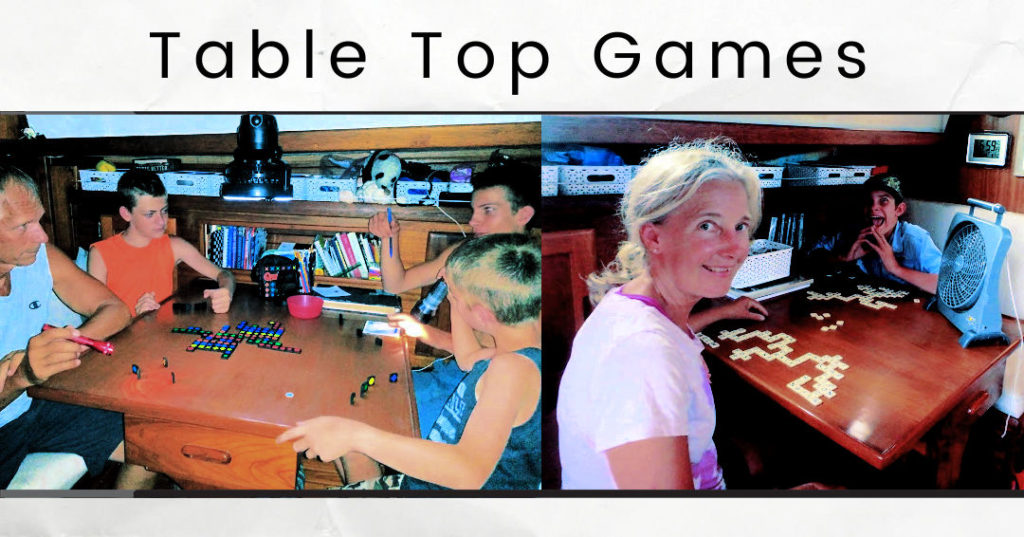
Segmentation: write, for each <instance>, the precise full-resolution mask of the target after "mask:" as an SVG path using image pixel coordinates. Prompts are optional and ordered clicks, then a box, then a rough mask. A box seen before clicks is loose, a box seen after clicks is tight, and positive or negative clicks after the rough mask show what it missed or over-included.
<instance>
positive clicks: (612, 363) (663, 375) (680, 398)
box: [557, 289, 725, 489]
mask: <svg viewBox="0 0 1024 537" xmlns="http://www.w3.org/2000/svg"><path fill="white" fill-rule="evenodd" d="M619 291H620V290H619V289H615V290H613V291H610V292H609V293H608V294H607V295H606V296H605V297H604V299H602V300H601V302H600V303H599V304H598V306H597V308H595V309H594V311H593V313H592V314H591V315H590V317H589V318H588V319H587V321H586V322H585V323H583V326H582V327H581V328H580V331H579V332H578V333H577V334H576V338H575V340H574V341H573V345H572V355H571V356H570V358H569V362H568V364H567V365H566V368H565V372H564V373H563V375H562V381H561V384H560V386H559V389H558V410H557V412H558V449H559V455H560V457H561V463H562V488H564V489H614V488H616V486H615V480H614V478H613V476H612V473H611V468H610V467H609V466H608V459H607V457H606V456H605V454H604V452H605V451H606V450H608V449H610V448H613V447H616V446H620V445H623V444H626V443H629V442H635V441H637V440H644V439H647V438H658V437H673V436H685V437H687V441H688V444H689V450H690V463H691V465H692V473H693V480H694V488H696V489H708V488H724V485H725V483H724V481H723V480H722V476H721V469H720V467H719V466H718V455H717V452H716V450H715V445H714V442H713V441H712V439H711V437H712V434H713V433H714V431H715V402H714V399H713V397H712V395H711V385H710V382H709V379H708V370H707V365H706V364H705V363H704V359H703V357H702V356H701V351H703V350H704V346H703V345H702V344H701V343H700V341H698V340H697V339H696V338H694V337H692V335H690V334H687V332H685V331H683V330H682V329H680V328H679V327H678V326H676V325H675V324H674V323H673V322H672V321H671V320H669V319H668V317H666V316H665V315H664V313H663V312H661V311H660V310H659V309H658V308H657V307H656V306H654V305H652V304H649V303H645V302H643V301H641V300H639V299H637V298H632V297H629V296H624V295H622V294H621V293H620V292H619Z"/></svg>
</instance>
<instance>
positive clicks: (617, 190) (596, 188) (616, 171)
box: [558, 166, 635, 196]
mask: <svg viewBox="0 0 1024 537" xmlns="http://www.w3.org/2000/svg"><path fill="white" fill-rule="evenodd" d="M634 169H635V166H560V167H559V173H558V193H559V194H563V195H567V196H585V195H590V194H624V193H625V192H626V186H627V185H628V184H629V181H630V179H632V178H633V174H634Z"/></svg>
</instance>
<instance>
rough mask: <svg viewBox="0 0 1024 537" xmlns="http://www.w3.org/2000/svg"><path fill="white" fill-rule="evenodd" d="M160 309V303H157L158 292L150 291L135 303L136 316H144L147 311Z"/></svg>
mask: <svg viewBox="0 0 1024 537" xmlns="http://www.w3.org/2000/svg"><path fill="white" fill-rule="evenodd" d="M158 309H160V303H159V302H157V301H156V291H150V292H148V293H145V294H143V295H142V296H140V297H139V301H138V302H136V303H135V315H142V314H143V313H146V312H147V311H153V310H158Z"/></svg>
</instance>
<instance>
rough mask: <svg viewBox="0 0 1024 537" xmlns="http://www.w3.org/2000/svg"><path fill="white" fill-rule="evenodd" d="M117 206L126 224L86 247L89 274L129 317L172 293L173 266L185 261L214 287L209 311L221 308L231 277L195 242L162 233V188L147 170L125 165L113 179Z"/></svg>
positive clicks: (225, 306)
mask: <svg viewBox="0 0 1024 537" xmlns="http://www.w3.org/2000/svg"><path fill="white" fill-rule="evenodd" d="M117 192H118V195H119V197H120V198H121V207H120V209H119V210H118V212H119V214H120V215H121V218H123V219H124V220H125V221H126V222H128V229H126V230H125V231H123V232H122V233H120V234H117V235H114V236H113V237H110V238H108V239H105V240H102V241H99V242H97V243H95V244H93V245H92V247H91V248H90V249H89V274H91V275H92V276H93V277H95V278H96V279H97V280H99V281H101V282H103V283H104V284H106V285H107V287H109V288H110V290H111V291H113V292H114V294H116V295H117V296H118V298H120V299H121V300H122V301H123V302H124V303H125V304H127V305H128V307H129V309H131V310H133V316H138V315H142V314H143V313H146V312H148V311H153V310H156V309H158V308H159V307H160V302H162V301H163V300H164V299H166V298H167V297H169V296H171V294H172V293H173V292H174V282H173V274H174V267H175V266H176V265H177V264H178V263H182V262H184V263H185V264H186V265H188V266H190V267H192V268H193V269H194V270H195V271H196V272H198V273H200V274H202V275H203V276H206V277H207V278H211V279H215V280H217V285H218V288H217V289H207V290H206V291H204V292H203V297H205V298H209V299H210V303H211V306H212V308H213V311H214V313H225V312H227V311H228V309H229V308H230V307H231V298H232V296H233V295H234V293H235V277H234V275H233V274H232V273H231V271H228V270H224V269H221V268H220V267H218V266H217V265H214V264H213V263H211V262H210V260H208V259H206V258H205V257H203V255H202V254H200V253H199V250H197V249H196V247H195V246H192V245H191V244H189V243H188V241H186V240H184V239H182V238H180V237H171V236H168V235H167V190H166V189H165V188H164V184H163V182H162V181H161V180H160V177H159V176H158V175H157V174H156V173H153V172H151V171H145V170H130V171H128V172H125V174H124V175H123V176H121V179H120V180H119V181H118V182H117Z"/></svg>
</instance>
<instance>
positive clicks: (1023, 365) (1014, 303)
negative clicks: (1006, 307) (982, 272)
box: [1000, 263, 1024, 438]
mask: <svg viewBox="0 0 1024 537" xmlns="http://www.w3.org/2000/svg"><path fill="white" fill-rule="evenodd" d="M1006 283H1007V286H1008V287H1009V288H1010V305H1011V306H1013V318H1014V319H1016V321H1017V334H1018V335H1019V336H1020V346H1021V348H1024V331H1022V330H1021V325H1020V313H1018V311H1017V299H1016V296H1015V295H1014V294H1013V273H1012V272H1010V264H1009V263H1006ZM1018 352H1024V351H1018ZM1021 359H1024V356H1022V358H1021ZM1021 359H1019V360H1018V363H1017V371H1015V372H1014V374H1013V387H1014V388H1015V389H1016V388H1017V387H1018V385H1017V382H1018V381H1019V380H1020V370H1021V369H1024V363H1021V361H1020V360H1021ZM1009 428H1010V415H1009V414H1007V415H1006V424H1004V425H1003V434H1002V436H1000V438H1006V431H1007V430H1008V429H1009Z"/></svg>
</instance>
